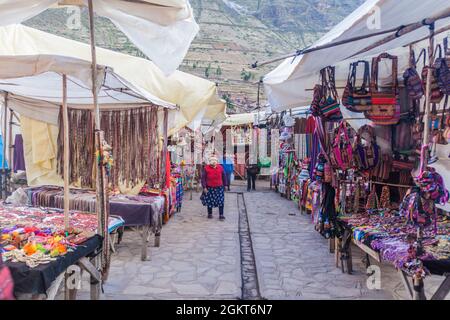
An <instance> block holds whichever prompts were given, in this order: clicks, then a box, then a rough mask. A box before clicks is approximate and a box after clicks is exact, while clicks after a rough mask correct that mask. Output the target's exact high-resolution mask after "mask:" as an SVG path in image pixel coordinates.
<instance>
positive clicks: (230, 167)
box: [222, 155, 234, 191]
mask: <svg viewBox="0 0 450 320" xmlns="http://www.w3.org/2000/svg"><path fill="white" fill-rule="evenodd" d="M222 166H223V169H224V170H225V175H226V176H227V187H228V191H231V190H230V189H231V175H232V174H233V172H234V159H233V156H232V155H228V156H224V157H223V161H222Z"/></svg>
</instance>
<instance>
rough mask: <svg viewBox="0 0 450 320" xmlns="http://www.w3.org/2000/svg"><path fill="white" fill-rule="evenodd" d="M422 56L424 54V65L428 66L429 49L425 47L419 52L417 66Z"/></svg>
mask: <svg viewBox="0 0 450 320" xmlns="http://www.w3.org/2000/svg"><path fill="white" fill-rule="evenodd" d="M422 56H423V66H424V67H426V66H427V49H425V48H423V49H422V50H420V54H419V57H418V58H417V60H416V61H415V65H416V66H417V63H418V62H419V60H420V59H421V58H422Z"/></svg>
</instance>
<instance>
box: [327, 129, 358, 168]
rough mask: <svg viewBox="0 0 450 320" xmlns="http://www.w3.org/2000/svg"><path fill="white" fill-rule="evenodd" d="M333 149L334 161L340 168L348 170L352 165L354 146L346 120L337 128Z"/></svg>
mask: <svg viewBox="0 0 450 320" xmlns="http://www.w3.org/2000/svg"><path fill="white" fill-rule="evenodd" d="M332 150H333V158H334V161H335V162H336V165H337V166H338V167H339V168H340V169H342V170H347V169H350V168H351V167H352V160H353V148H352V143H351V141H350V138H349V136H348V132H347V126H346V125H345V123H344V122H342V123H341V124H340V125H339V127H338V129H337V133H336V137H335V139H334V143H333V145H332Z"/></svg>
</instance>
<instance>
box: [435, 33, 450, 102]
mask: <svg viewBox="0 0 450 320" xmlns="http://www.w3.org/2000/svg"><path fill="white" fill-rule="evenodd" d="M444 53H445V56H444V57H443V58H441V57H440V58H437V59H436V62H435V64H434V70H435V75H436V78H437V82H438V85H439V88H440V89H441V92H442V93H443V94H446V95H449V94H450V64H449V62H450V55H448V56H447V53H448V39H447V38H445V39H444Z"/></svg>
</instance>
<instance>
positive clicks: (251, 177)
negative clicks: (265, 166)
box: [245, 158, 259, 192]
mask: <svg viewBox="0 0 450 320" xmlns="http://www.w3.org/2000/svg"><path fill="white" fill-rule="evenodd" d="M245 168H246V169H247V191H248V192H250V190H256V176H257V175H258V173H259V167H258V165H257V164H252V163H250V158H247V160H246V161H245Z"/></svg>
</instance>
